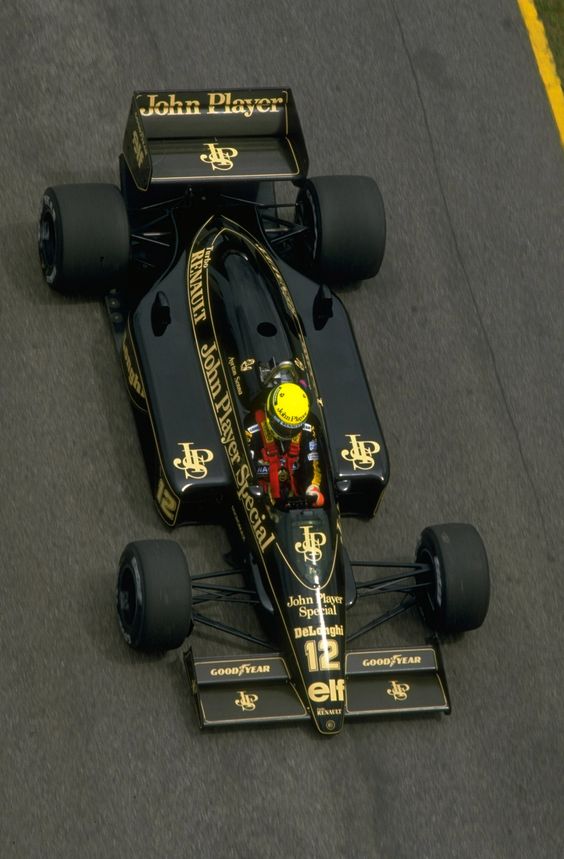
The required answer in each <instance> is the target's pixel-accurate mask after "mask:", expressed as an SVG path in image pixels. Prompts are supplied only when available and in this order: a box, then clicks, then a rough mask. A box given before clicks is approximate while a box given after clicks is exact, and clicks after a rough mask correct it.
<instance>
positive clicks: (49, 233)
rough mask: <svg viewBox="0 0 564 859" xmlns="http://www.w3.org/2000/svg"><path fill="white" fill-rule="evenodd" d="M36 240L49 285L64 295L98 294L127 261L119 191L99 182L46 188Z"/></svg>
mask: <svg viewBox="0 0 564 859" xmlns="http://www.w3.org/2000/svg"><path fill="white" fill-rule="evenodd" d="M38 243H39V260H40V262H41V268H42V269H43V275H44V277H45V280H46V281H47V283H48V284H49V286H51V287H52V288H53V289H56V290H57V292H62V293H63V294H64V295H95V296H102V295H104V293H105V292H107V291H108V290H110V289H112V288H113V287H114V286H117V285H118V284H119V282H120V280H121V279H123V278H124V277H125V276H126V274H127V268H128V265H129V223H128V219H127V211H126V208H125V203H124V201H123V198H122V196H121V194H120V192H119V190H118V189H117V188H116V187H115V186H114V185H100V184H92V185H58V186H57V187H54V188H47V190H46V191H45V193H44V194H43V198H42V200H41V212H40V216H39V233H38Z"/></svg>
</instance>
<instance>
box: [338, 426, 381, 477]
mask: <svg viewBox="0 0 564 859" xmlns="http://www.w3.org/2000/svg"><path fill="white" fill-rule="evenodd" d="M347 438H348V439H350V447H349V448H346V447H345V448H343V450H342V451H341V456H342V457H343V459H346V460H347V462H352V464H353V468H354V470H355V471H370V469H371V468H374V466H375V465H376V460H375V459H374V457H375V456H376V454H377V453H378V451H379V450H380V445H379V444H378V442H377V441H361V440H360V438H359V436H358V435H349V434H347Z"/></svg>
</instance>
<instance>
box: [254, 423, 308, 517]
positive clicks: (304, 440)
mask: <svg viewBox="0 0 564 859" xmlns="http://www.w3.org/2000/svg"><path fill="white" fill-rule="evenodd" d="M251 420H252V418H251ZM254 420H255V423H252V424H249V425H247V426H246V437H247V442H248V444H249V449H250V452H251V459H252V461H253V465H254V468H255V473H256V476H257V478H258V480H259V482H260V484H261V486H262V487H263V489H264V490H265V491H266V492H268V493H269V495H270V498H271V500H272V501H273V502H276V501H281V500H282V501H283V500H284V499H285V498H291V497H292V496H295V495H305V492H306V490H307V489H308V488H309V487H311V486H315V487H317V488H318V489H319V487H320V484H321V468H320V466H319V452H318V449H317V437H316V435H315V428H314V426H313V424H310V423H306V424H304V426H303V427H302V429H301V430H300V432H298V433H296V435H295V436H294V437H293V438H292V439H291V440H290V441H281V440H280V439H277V438H276V437H275V436H274V435H273V434H272V431H271V429H270V427H269V425H268V422H267V420H266V418H265V414H264V412H263V411H262V410H260V409H259V410H257V411H256V412H255V414H254ZM322 498H323V496H321V499H322Z"/></svg>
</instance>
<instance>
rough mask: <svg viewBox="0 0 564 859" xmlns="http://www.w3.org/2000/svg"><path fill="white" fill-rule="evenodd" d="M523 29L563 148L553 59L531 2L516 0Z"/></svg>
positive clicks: (563, 105) (562, 107)
mask: <svg viewBox="0 0 564 859" xmlns="http://www.w3.org/2000/svg"><path fill="white" fill-rule="evenodd" d="M517 2H518V4H519V9H520V10H521V15H522V16H523V21H524V22H525V27H526V28H527V32H528V34H529V39H530V40H531V46H532V48H533V53H534V55H535V59H536V61H537V65H538V67H539V72H540V76H541V78H542V82H543V84H544V88H545V90H546V94H547V96H548V101H549V103H550V106H551V108H552V112H553V114H554V119H555V121H556V125H557V126H558V131H559V132H560V142H561V144H562V146H564V93H563V92H562V84H561V83H560V78H559V77H558V73H557V71H556V65H555V63H554V57H553V56H552V51H551V50H550V48H549V46H548V41H547V38H546V33H545V31H544V26H543V23H542V21H541V20H540V18H539V16H538V12H537V10H536V7H535V4H534V2H533V0H517Z"/></svg>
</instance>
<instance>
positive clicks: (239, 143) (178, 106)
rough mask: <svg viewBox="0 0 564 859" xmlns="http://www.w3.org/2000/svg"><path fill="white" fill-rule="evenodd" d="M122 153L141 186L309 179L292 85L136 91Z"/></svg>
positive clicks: (144, 189) (135, 180)
mask: <svg viewBox="0 0 564 859" xmlns="http://www.w3.org/2000/svg"><path fill="white" fill-rule="evenodd" d="M123 154H124V158H125V161H126V164H127V166H128V168H129V172H130V173H131V176H132V178H133V181H134V182H135V184H136V186H137V187H138V188H139V189H140V190H142V191H146V190H147V189H148V188H149V186H150V185H152V184H157V183H163V182H166V183H171V182H172V183H186V182H190V183H192V182H207V181H209V180H210V179H214V180H217V179H219V180H223V181H225V180H228V181H231V180H241V179H253V180H261V179H292V180H295V179H303V178H304V177H305V176H306V174H307V168H308V157H307V151H306V147H305V142H304V138H303V134H302V129H301V126H300V121H299V118H298V114H297V110H296V105H295V102H294V97H293V95H292V92H291V90H290V89H253V90H251V89H243V90H230V91H223V90H212V91H198V92H195V91H190V92H188V91H184V90H183V91H178V90H177V91H171V92H168V91H167V92H135V93H134V94H133V99H132V102H131V110H130V112H129V118H128V121H127V126H126V129H125V136H124V140H123Z"/></svg>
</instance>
